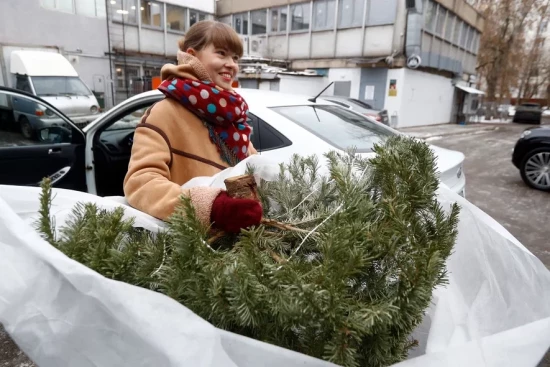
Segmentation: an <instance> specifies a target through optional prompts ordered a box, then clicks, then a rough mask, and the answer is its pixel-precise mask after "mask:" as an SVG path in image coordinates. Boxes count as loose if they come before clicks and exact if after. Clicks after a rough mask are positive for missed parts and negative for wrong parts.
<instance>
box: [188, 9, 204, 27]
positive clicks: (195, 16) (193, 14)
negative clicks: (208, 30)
mask: <svg viewBox="0 0 550 367" xmlns="http://www.w3.org/2000/svg"><path fill="white" fill-rule="evenodd" d="M206 19H207V15H206V13H203V12H200V11H196V10H189V26H190V27H191V26H192V25H193V24H195V23H197V22H200V21H203V20H206Z"/></svg>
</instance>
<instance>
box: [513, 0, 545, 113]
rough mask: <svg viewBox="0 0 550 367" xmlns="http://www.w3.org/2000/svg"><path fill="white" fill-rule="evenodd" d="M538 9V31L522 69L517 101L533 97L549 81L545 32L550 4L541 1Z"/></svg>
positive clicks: (536, 22) (536, 23) (536, 24)
mask: <svg viewBox="0 0 550 367" xmlns="http://www.w3.org/2000/svg"><path fill="white" fill-rule="evenodd" d="M539 5H540V7H539V8H538V9H537V10H538V11H537V12H536V13H535V15H536V17H537V18H538V19H536V21H535V26H536V33H535V36H534V38H533V40H532V42H531V47H530V49H529V54H528V57H527V65H526V67H525V68H523V70H522V78H521V84H520V87H519V90H518V94H517V103H519V101H520V100H521V99H531V98H534V97H536V95H537V94H539V91H540V89H541V88H542V86H543V85H546V83H547V81H548V77H549V75H548V73H547V72H546V69H547V65H548V58H547V57H545V56H546V52H545V49H544V44H545V41H546V39H545V32H546V29H547V26H548V17H549V16H550V6H549V5H550V4H549V2H548V1H546V2H541V3H540V4H539Z"/></svg>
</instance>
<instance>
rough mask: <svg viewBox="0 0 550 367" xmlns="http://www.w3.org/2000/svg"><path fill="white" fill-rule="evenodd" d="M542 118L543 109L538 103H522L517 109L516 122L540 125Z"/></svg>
mask: <svg viewBox="0 0 550 367" xmlns="http://www.w3.org/2000/svg"><path fill="white" fill-rule="evenodd" d="M541 117H542V107H541V106H540V104H538V103H522V104H521V105H519V106H518V107H517V108H516V113H515V114H514V120H513V121H514V122H526V123H531V124H540V122H541Z"/></svg>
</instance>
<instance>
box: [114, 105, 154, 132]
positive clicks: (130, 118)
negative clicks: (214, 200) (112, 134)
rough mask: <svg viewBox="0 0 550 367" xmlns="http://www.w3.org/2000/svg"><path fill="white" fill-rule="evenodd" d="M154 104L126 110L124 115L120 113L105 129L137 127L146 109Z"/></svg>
mask: <svg viewBox="0 0 550 367" xmlns="http://www.w3.org/2000/svg"><path fill="white" fill-rule="evenodd" d="M152 105H153V102H151V103H148V104H146V105H142V106H138V107H136V108H134V109H130V110H128V111H126V112H125V113H123V114H122V115H119V116H118V117H117V118H116V120H115V121H114V122H112V124H111V125H109V126H108V127H107V128H106V129H105V130H104V131H113V130H128V129H132V130H133V129H135V128H136V126H137V124H139V123H140V122H141V118H142V117H143V115H144V114H145V111H147V109H148V108H149V107H151V106H152Z"/></svg>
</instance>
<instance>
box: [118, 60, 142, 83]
mask: <svg viewBox="0 0 550 367" xmlns="http://www.w3.org/2000/svg"><path fill="white" fill-rule="evenodd" d="M115 69H116V81H117V83H116V86H117V89H130V88H132V86H133V85H134V83H135V82H136V81H137V79H139V66H132V65H126V67H124V65H122V64H116V65H115Z"/></svg>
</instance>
